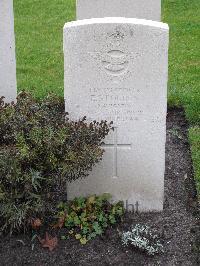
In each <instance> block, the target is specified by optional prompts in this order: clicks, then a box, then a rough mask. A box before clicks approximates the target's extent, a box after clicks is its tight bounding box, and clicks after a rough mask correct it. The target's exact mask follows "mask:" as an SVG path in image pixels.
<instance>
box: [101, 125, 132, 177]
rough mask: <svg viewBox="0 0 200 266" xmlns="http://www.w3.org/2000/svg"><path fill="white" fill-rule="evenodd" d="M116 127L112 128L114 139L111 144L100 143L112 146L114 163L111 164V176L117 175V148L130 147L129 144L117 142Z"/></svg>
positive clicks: (104, 146)
mask: <svg viewBox="0 0 200 266" xmlns="http://www.w3.org/2000/svg"><path fill="white" fill-rule="evenodd" d="M117 131H118V130H117V127H115V128H114V139H113V144H102V147H103V148H113V155H114V165H113V177H115V178H116V177H118V149H119V148H127V149H131V144H130V143H128V144H119V143H118V132H117Z"/></svg>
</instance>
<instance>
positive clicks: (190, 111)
mask: <svg viewBox="0 0 200 266" xmlns="http://www.w3.org/2000/svg"><path fill="white" fill-rule="evenodd" d="M14 3H15V5H14V7H15V31H16V51H17V79H18V90H19V91H20V90H22V89H25V90H29V91H31V92H32V93H33V95H35V96H36V97H39V98H41V97H43V96H44V95H46V94H47V93H48V92H51V91H53V92H54V93H56V94H58V95H60V96H63V91H64V90H63V79H64V74H63V52H62V28H63V25H64V23H65V22H67V21H71V20H74V18H75V0H26V1H24V0H15V2H14ZM199 14H200V4H199V0H164V1H163V21H164V22H166V23H169V26H170V50H169V94H168V102H169V105H170V106H183V107H184V108H185V111H186V116H187V118H188V120H189V122H190V125H191V127H190V131H189V138H190V142H191V149H192V158H193V162H194V168H195V177H196V180H197V182H198V188H199V193H200V88H199V83H200V41H199V40H200V30H199V28H200V15H199Z"/></svg>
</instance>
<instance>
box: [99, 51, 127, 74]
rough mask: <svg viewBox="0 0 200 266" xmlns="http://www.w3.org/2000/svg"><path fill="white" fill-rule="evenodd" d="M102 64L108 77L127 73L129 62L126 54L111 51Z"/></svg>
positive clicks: (104, 57)
mask: <svg viewBox="0 0 200 266" xmlns="http://www.w3.org/2000/svg"><path fill="white" fill-rule="evenodd" d="M101 63H102V65H103V66H104V69H105V71H106V73H107V74H108V75H114V76H119V75H123V74H125V73H126V72H127V70H128V64H129V61H128V59H127V56H126V54H125V53H124V52H122V51H120V50H111V51H109V52H108V53H107V54H105V55H104V56H103V59H102V61H101Z"/></svg>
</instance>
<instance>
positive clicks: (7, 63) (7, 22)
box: [0, 0, 17, 102]
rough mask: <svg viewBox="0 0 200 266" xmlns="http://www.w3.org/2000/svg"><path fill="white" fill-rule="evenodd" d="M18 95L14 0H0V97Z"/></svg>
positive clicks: (8, 99)
mask: <svg viewBox="0 0 200 266" xmlns="http://www.w3.org/2000/svg"><path fill="white" fill-rule="evenodd" d="M1 96H5V97H6V101H7V102H10V101H14V100H15V99H16V96H17V82H16V60H15V36H14V14H13V1H12V0H0V97H1Z"/></svg>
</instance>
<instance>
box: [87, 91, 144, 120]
mask: <svg viewBox="0 0 200 266" xmlns="http://www.w3.org/2000/svg"><path fill="white" fill-rule="evenodd" d="M138 97H139V90H138V89H134V88H121V87H118V88H91V89H90V102H91V104H92V105H93V106H94V108H96V109H98V110H99V109H100V110H102V113H103V114H104V117H105V119H107V120H108V121H113V122H125V121H137V120H138V117H139V116H141V115H142V114H143V111H142V110H140V108H138V110H136V106H137V100H138Z"/></svg>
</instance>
